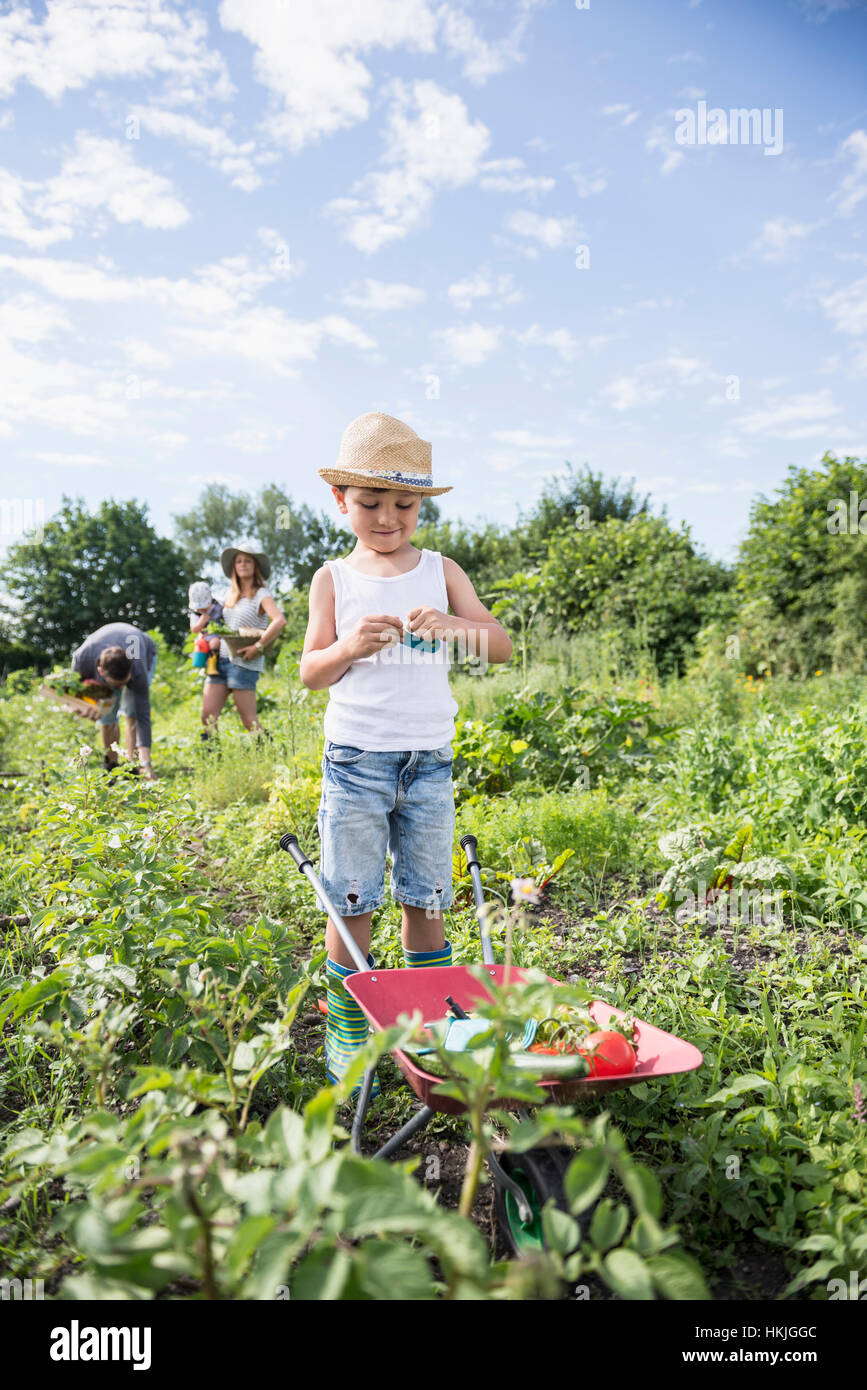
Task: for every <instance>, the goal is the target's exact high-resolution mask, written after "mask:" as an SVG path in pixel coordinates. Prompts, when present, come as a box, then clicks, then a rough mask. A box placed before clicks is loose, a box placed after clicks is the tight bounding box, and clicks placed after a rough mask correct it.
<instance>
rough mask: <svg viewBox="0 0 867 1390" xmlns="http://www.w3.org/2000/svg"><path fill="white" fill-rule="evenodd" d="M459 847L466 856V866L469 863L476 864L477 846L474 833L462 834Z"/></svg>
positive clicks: (477, 858)
mask: <svg viewBox="0 0 867 1390" xmlns="http://www.w3.org/2000/svg"><path fill="white" fill-rule="evenodd" d="M461 849H462V850H463V852H464V854H465V855H466V856H467V868H469V867H470V865H471V864H478V862H479V846H478V841H477V840H476V837H475V835H462V836H461Z"/></svg>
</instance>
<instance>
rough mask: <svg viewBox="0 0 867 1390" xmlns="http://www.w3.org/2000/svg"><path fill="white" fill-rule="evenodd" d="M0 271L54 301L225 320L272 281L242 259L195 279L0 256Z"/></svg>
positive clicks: (204, 271)
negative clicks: (139, 304)
mask: <svg viewBox="0 0 867 1390" xmlns="http://www.w3.org/2000/svg"><path fill="white" fill-rule="evenodd" d="M0 270H8V271H12V272H13V273H15V274H17V275H20V276H21V277H22V278H23V279H26V280H29V281H30V282H31V283H33V284H36V285H39V286H40V288H42V289H44V290H46V291H48V292H49V293H50V294H53V295H55V296H56V297H57V298H58V299H65V300H73V301H84V302H88V303H93V304H119V303H129V302H134V301H145V302H147V303H149V304H161V305H167V306H171V307H174V308H176V309H179V310H182V311H183V312H185V313H190V314H204V315H227V314H231V313H233V312H235V311H236V310H237V309H238V308H239V307H241V306H242V305H244V304H247V303H249V302H250V301H251V300H252V299H253V298H254V297H255V295H256V294H258V293H259V291H260V290H261V289H262V288H263V287H264V286H265V285H267V284H270V283H271V281H272V280H273V279H274V278H275V277H274V275H273V274H272V273H271V271H270V270H265V269H262V268H261V267H257V266H253V265H252V264H251V263H250V261H249V260H248V258H247V257H246V256H231V257H226V258H225V259H224V260H222V261H217V262H215V263H214V264H212V265H206V266H202V267H201V268H200V269H199V270H197V271H195V272H194V278H192V279H190V278H188V277H185V276H184V277H181V278H180V279H177V280H170V279H169V278H168V277H166V276H162V275H135V276H131V277H130V276H127V277H125V276H123V275H120V274H115V273H114V267H113V266H112V265H111V263H110V262H104V263H103V264H102V265H95V264H92V263H89V262H85V261H70V260H57V259H51V258H49V257H47V256H10V255H5V254H2V253H0Z"/></svg>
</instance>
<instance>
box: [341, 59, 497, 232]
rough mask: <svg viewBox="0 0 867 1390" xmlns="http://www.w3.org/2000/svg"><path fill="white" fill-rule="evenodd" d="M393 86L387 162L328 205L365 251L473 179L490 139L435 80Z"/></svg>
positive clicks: (417, 221)
mask: <svg viewBox="0 0 867 1390" xmlns="http://www.w3.org/2000/svg"><path fill="white" fill-rule="evenodd" d="M391 90H392V93H393V100H392V105H391V108H390V111H389V115H388V122H387V127H386V148H385V152H384V154H383V156H382V162H383V163H384V164H386V165H387V166H389V167H388V168H386V169H385V170H383V171H374V172H371V173H368V174H365V175H364V176H363V177H362V178H360V179H358V180H357V181H356V182H355V183H354V184H353V185H352V188H351V189H350V193H349V196H348V197H345V198H337V199H334V200H333V201H332V202H331V203H330V204H329V205H328V208H327V211H328V212H330V213H331V215H332V216H334V217H336V218H337V219H338V221H339V222H341V223H342V224H343V227H344V235H345V236H346V239H347V240H348V241H350V242H352V244H353V245H354V246H356V247H357V248H358V250H359V251H366V252H374V251H379V250H381V248H382V247H383V246H386V245H388V243H389V242H391V241H399V240H401V239H402V238H403V237H405V236H407V235H408V233H409V232H411V231H414V230H415V229H416V228H417V227H418V226H420V225H421V223H422V222H423V221H424V219H425V217H426V216H427V214H428V212H429V210H430V207H431V205H432V203H433V200H434V197H435V195H436V193H437V192H438V191H439V190H440V189H444V188H460V187H462V186H463V185H465V184H468V183H471V182H473V180H474V179H476V178H477V176H478V174H479V170H480V167H481V162H482V156H483V155H484V153H485V151H486V149H487V147H488V145H489V143H490V138H491V137H490V133H489V131H488V129H487V127H486V126H484V125H483V124H482V122H481V121H471V120H470V118H469V115H468V113H467V108H466V106H465V105H464V103H463V101H462V100H461V98H460V97H459V96H455V95H453V94H451V93H449V92H445V91H443V89H442V88H441V87H438V86H437V85H436V83H435V82H430V81H423V82H415V83H413V84H412V86H408V85H407V84H406V83H404V82H400V81H396V82H394V83H393V84H392V88H391Z"/></svg>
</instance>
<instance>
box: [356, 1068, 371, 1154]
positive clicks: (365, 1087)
mask: <svg viewBox="0 0 867 1390" xmlns="http://www.w3.org/2000/svg"><path fill="white" fill-rule="evenodd" d="M375 1079H376V1067H368V1068H367V1071H366V1072H365V1073H364V1080H363V1081H362V1083H361V1090H360V1091H359V1093H358V1100H357V1101H356V1104H355V1115H354V1116H353V1119H352V1152H353V1153H355V1154H360V1153H361V1131H362V1130H363V1129H364V1118H365V1116H366V1114H367V1107H368V1106H369V1104H370V1093H371V1091H372V1090H373V1083H374V1081H375Z"/></svg>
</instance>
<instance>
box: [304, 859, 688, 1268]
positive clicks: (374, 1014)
mask: <svg viewBox="0 0 867 1390" xmlns="http://www.w3.org/2000/svg"><path fill="white" fill-rule="evenodd" d="M280 847H281V849H285V850H287V851H288V852H289V853H290V854H291V855H292V857H293V859H294V860H295V863H296V864H297V865H298V868H299V870H300V871H301V873H303V874H304V875H305V876H306V877H307V878H308V879H309V880H310V883H311V884H312V886H313V889H314V892H315V893H316V897H317V898H318V900H319V904H320V906H321V907H322V909H323V911H325V912H327V913H328V916H329V917H330V918H331V920H332V922H333V923H334V925H335V927H336V928H337V930H338V932H339V934H340V938H341V940H342V942H343V944H344V946H345V947H346V949H347V951H348V952H349V954H350V956H351V957H352V960H353V962H354V963H355V965H356V966H357V973H356V974H353V975H350V976H349V977H348V978H347V980H346V989H347V991H348V993H349V994H351V995H352V997H353V998H354V999H355V1000H357V1002H358V1004H359V1005H360V1006H361V1009H362V1011H363V1013H364V1014H365V1016H366V1018H367V1019H368V1021H369V1022H370V1024H371V1026H372V1027H373V1028H374V1029H377V1030H381V1029H385V1028H389V1027H391V1026H393V1025H394V1024H396V1023H397V1021H398V1018H399V1017H400V1016H401V1015H408V1016H411V1015H412V1014H413V1013H414V1012H416V1011H419V1012H421V1015H422V1017H423V1018H425V1019H427V1018H438V1017H442V1015H443V1013H444V1007H443V1006H444V1004H445V1002H446V1000H447V998H448V997H451V999H453V1000H454V999H457V1000H459V1001H460V1005H461V1007H462V1008H471V1007H472V1006H473V1004H475V1003H477V1002H478V1001H479V1000H480V999H482V998H483V997H484V996H485V995H488V997H490V994H489V992H488V991H487V990H486V988H485V984H484V980H483V979H481V980H480V979H478V978H477V977H476V975H475V974H473V973H471V972H470V970H468V969H467V967H466V966H462V965H452V966H434V967H433V968H430V969H425V970H407V969H404V970H379V969H375V968H374V969H371V968H370V966H369V965H368V963H367V960H366V959H365V957H364V955H363V953H362V952H361V950H360V949H359V947H358V946H357V945H356V942H355V940H354V938H353V936H352V934H351V932H350V931H349V929H348V927H347V926H346V923H345V922H344V920H343V917H342V916H341V915H340V913H339V911H338V910H337V908H336V907H335V905H334V903H333V902H332V901H331V899H330V898H329V896H328V894H327V892H326V890H325V888H324V886H323V884H322V883H321V881H320V879H319V877H318V875H317V874H316V871H315V870H314V868H313V865H312V863H311V861H310V860H309V859H308V858H307V856H306V854H305V853H304V851H303V850H302V848H301V846H300V845H299V843H298V840H297V838H296V836H295V835H283V836H282V838H281V840H280ZM461 848H462V849H463V850H464V853H465V854H466V857H467V866H468V869H469V872H470V877H471V879H472V884H473V896H474V898H475V902H476V908H477V910H478V915H479V926H480V932H481V938H482V960H483V962H484V967H483V968H484V973H485V974H486V975H489V976H490V979H491V982H492V983H493V984H496V985H500V984H502V983H503V977H504V975H505V969H506V968H505V966H503V965H497V964H495V962H494V956H493V948H492V946H491V940H490V936H489V934H488V931H487V927H486V919H485V914H484V912H483V911H482V909H483V908H484V906H485V899H484V890H483V887H482V875H481V868H480V865H479V858H478V847H477V844H476V839H475V836H473V835H464V836H463V838H462V839H461ZM525 976H526V972H525V971H523V970H521V969H519V968H515V967H513V969H512V971H511V975H510V978H511V979H513V980H516V981H521V980H523V979H524V978H525ZM548 978H549V979H551V977H550V976H549V977H548ZM551 982H552V983H553V984H558V983H560V982H559V981H557V980H552V981H551ZM590 1013H591V1016H592V1017H593V1019H594V1021H595V1022H596V1024H597V1025H598V1026H599V1028H605V1027H606V1026H607V1025H608V1022H609V1020H610V1019H611V1018H620V1019H622V1018H625V1017H626V1015H625V1014H624V1013H623V1011H622V1010H621V1009H615V1008H613V1007H612V1006H611V1005H610V1004H606V1003H604V1002H603V1001H602V1000H595V1001H594V1002H593V1003H592V1004H591V1005H590ZM633 1046H634V1048H635V1053H636V1063H635V1070H634V1071H632V1072H629V1073H628V1074H626V1075H623V1076H606V1077H595V1076H592V1075H591V1076H585V1077H570V1078H568V1079H565V1080H564V1079H563V1078H559V1079H554V1080H545V1079H539V1080H538V1081H537V1084H538V1085H539V1086H540V1087H541V1088H542V1090H544V1091H545V1092H546V1093H547V1097H548V1099H549V1100H550V1101H551V1102H554V1103H557V1104H574V1103H576V1102H580V1101H582V1100H591V1099H593V1098H596V1097H598V1096H602V1095H606V1094H607V1093H608V1092H610V1091H617V1090H620V1089H621V1088H623V1087H625V1086H635V1085H637V1084H638V1083H639V1082H640V1081H651V1080H654V1079H656V1078H659V1077H664V1076H674V1075H676V1074H678V1073H680V1072H687V1071H694V1070H695V1069H696V1068H697V1067H700V1066H701V1064H702V1060H703V1058H702V1054H701V1053H700V1052H699V1050H698V1048H697V1047H693V1045H692V1043H688V1042H685V1041H684V1040H683V1039H682V1038H677V1037H674V1036H673V1035H672V1034H671V1033H665V1032H663V1031H662V1029H661V1028H655V1027H654V1026H653V1024H651V1023H645V1022H644V1021H643V1020H641V1019H636V1020H635V1033H634V1035H633ZM395 1057H396V1059H397V1062H398V1064H399V1066H400V1068H401V1070H402V1072H403V1074H404V1076H405V1077H406V1079H407V1081H408V1083H409V1085H410V1086H411V1087H412V1089H413V1091H414V1092H415V1094H416V1095H417V1096H418V1098H419V1100H420V1101H421V1107H420V1109H419V1110H417V1111H416V1113H415V1115H413V1117H412V1118H411V1119H410V1120H409V1121H408V1122H407V1123H406V1124H405V1125H403V1126H402V1128H401V1129H399V1130H398V1131H397V1133H396V1134H394V1135H392V1137H391V1139H389V1140H388V1142H387V1143H385V1144H383V1146H382V1147H381V1148H380V1149H378V1150H377V1152H376V1153H375V1154H374V1158H389V1157H390V1156H391V1155H392V1154H394V1153H396V1152H397V1150H398V1149H400V1148H401V1147H402V1146H403V1145H404V1144H405V1143H406V1142H407V1140H409V1139H410V1138H412V1136H413V1135H414V1134H417V1133H418V1132H419V1130H421V1129H424V1128H425V1126H426V1125H427V1124H428V1123H429V1122H430V1120H431V1119H432V1118H433V1116H434V1115H435V1114H436V1113H437V1112H439V1113H443V1114H449V1115H457V1114H462V1113H463V1106H462V1105H461V1103H460V1101H458V1100H456V1099H455V1098H454V1097H453V1096H443V1095H439V1094H438V1093H437V1091H436V1089H435V1088H436V1087H437V1085H438V1084H439V1083H440V1082H441V1081H442V1077H441V1076H436V1075H434V1074H433V1073H432V1072H427V1071H425V1070H424V1069H423V1067H422V1065H421V1064H420V1062H419V1059H418V1058H417V1057H415V1056H410V1055H409V1054H408V1053H406V1052H402V1051H399V1050H398V1051H396V1052H395ZM373 1078H374V1071H373V1068H371V1069H370V1070H369V1071H368V1072H367V1073H366V1074H365V1076H364V1080H363V1081H362V1084H361V1089H360V1092H359V1096H358V1101H357V1104H356V1108H355V1116H354V1119H353V1124H352V1145H353V1148H354V1149H355V1151H356V1152H360V1150H361V1134H362V1131H363V1128H364V1120H365V1117H366V1115H367V1109H368V1105H369V1103H370V1092H371V1088H372V1086H373ZM521 1113H523V1114H526V1112H523V1111H522V1112H521ZM572 1156H573V1154H572V1151H571V1150H558V1149H553V1148H540V1149H531V1150H530V1151H529V1152H526V1153H522V1154H508V1153H504V1154H502V1155H501V1157H500V1158H499V1159H498V1158H496V1157H495V1156H494V1155H493V1154H491V1155H489V1157H488V1166H489V1168H490V1170H491V1176H492V1178H493V1180H494V1184H495V1197H496V1207H497V1213H498V1217H499V1223H500V1229H501V1230H502V1231H503V1234H504V1237H505V1239H506V1242H507V1244H508V1245H509V1246H510V1247H511V1249H512V1251H513V1252H514V1253H515V1254H518V1255H524V1254H526V1253H527V1252H528V1251H530V1250H533V1249H539V1248H540V1247H541V1245H542V1244H543V1237H542V1222H541V1212H542V1208H543V1207H544V1205H545V1202H546V1201H547V1200H548V1199H549V1198H554V1200H555V1201H556V1202H557V1204H558V1205H560V1206H563V1205H564V1199H563V1187H562V1184H563V1177H564V1175H565V1171H566V1168H567V1167H568V1164H569V1161H570V1159H571V1157H572Z"/></svg>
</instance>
